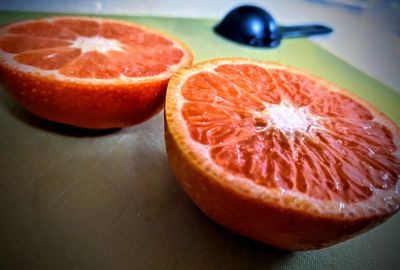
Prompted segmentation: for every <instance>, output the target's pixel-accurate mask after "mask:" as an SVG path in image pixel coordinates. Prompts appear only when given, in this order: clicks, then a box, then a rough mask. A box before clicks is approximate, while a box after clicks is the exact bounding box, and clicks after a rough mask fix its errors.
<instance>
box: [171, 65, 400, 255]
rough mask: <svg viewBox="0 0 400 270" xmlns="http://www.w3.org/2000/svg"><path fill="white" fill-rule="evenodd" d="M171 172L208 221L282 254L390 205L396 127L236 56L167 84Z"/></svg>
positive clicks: (395, 202) (354, 229)
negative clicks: (215, 222)
mask: <svg viewBox="0 0 400 270" xmlns="http://www.w3.org/2000/svg"><path fill="white" fill-rule="evenodd" d="M165 123H166V127H165V139H166V145H167V152H168V156H169V161H170V163H171V167H172V169H173V171H174V173H175V175H176V176H177V179H178V180H179V182H180V183H181V185H182V186H183V188H184V190H185V191H186V192H187V193H188V194H189V196H190V197H191V198H192V200H193V201H194V202H195V203H196V204H197V205H198V206H199V207H200V208H201V209H202V211H203V212H205V213H206V214H207V215H208V216H209V217H211V218H212V219H214V220H215V221H217V222H218V223H220V224H222V225H224V226H226V227H228V228H230V229H231V230H234V231H236V232H238V233H240V234H243V235H246V236H248V237H251V238H253V239H257V240H260V241H263V242H265V243H269V244H271V245H274V246H277V247H281V248H284V249H289V250H307V249H315V248H321V247H326V246H329V245H332V244H335V243H338V242H340V241H343V240H346V239H348V238H351V237H353V236H354V235H357V234H359V233H361V232H364V231H366V230H368V229H370V228H372V227H374V226H376V225H378V224H380V223H381V222H383V221H384V220H386V219H387V218H388V217H390V216H391V215H393V214H394V213H395V212H396V211H398V209H399V206H400V184H399V182H400V181H399V178H400V131H399V128H398V127H397V126H396V125H395V124H394V123H393V122H392V121H391V120H390V119H389V118H387V117H386V116H385V115H383V114H382V113H381V112H379V111H378V110H377V109H375V108H374V107H373V106H371V105H370V104H368V103H366V102H365V101H363V100H361V99H360V98H359V97H357V96H355V95H353V94H351V93H349V92H348V91H346V90H344V89H341V88H340V87H338V86H336V85H334V84H332V83H330V82H327V81H325V80H323V79H321V78H318V77H315V76H313V75H310V74H308V73H306V72H304V71H302V70H299V69H296V68H293V67H289V66H285V65H281V64H275V63H268V62H261V61H255V60H248V59H218V60H211V61H206V62H204V63H201V64H198V65H195V66H192V67H190V68H186V69H183V70H181V71H179V72H178V73H177V74H175V75H174V76H173V77H172V79H171V81H170V83H169V86H168V90H167V97H166V105H165Z"/></svg>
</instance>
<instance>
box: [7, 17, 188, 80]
mask: <svg viewBox="0 0 400 270" xmlns="http://www.w3.org/2000/svg"><path fill="white" fill-rule="evenodd" d="M79 37H86V38H90V37H102V38H104V39H107V40H114V41H117V42H118V43H119V44H121V46H122V50H109V51H107V52H99V51H87V52H83V51H82V50H81V49H80V48H76V47H73V46H72V45H73V43H74V41H75V40H77V38H79ZM0 49H1V50H3V51H4V52H7V53H12V54H15V56H14V59H15V60H16V61H17V62H19V63H21V64H25V65H28V66H33V67H38V68H41V69H44V70H59V72H60V73H61V74H63V75H65V76H69V77H77V78H96V79H107V78H117V77H120V75H121V74H122V75H124V76H127V77H142V76H152V75H157V74H160V73H162V72H164V71H166V70H167V68H168V66H170V65H174V64H177V63H179V61H180V60H181V58H182V57H183V52H182V51H181V50H180V49H178V48H177V47H174V44H173V43H172V42H171V41H170V40H168V39H167V38H165V37H163V36H161V35H158V34H154V33H149V32H147V31H145V30H142V29H140V28H138V27H135V26H131V25H125V24H119V23H114V22H97V21H92V20H87V19H86V20H85V19H58V20H54V21H52V22H50V21H37V22H29V23H22V24H18V25H15V26H12V27H10V28H9V29H8V32H7V33H6V34H4V35H3V36H1V37H0Z"/></svg>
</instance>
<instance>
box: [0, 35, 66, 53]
mask: <svg viewBox="0 0 400 270" xmlns="http://www.w3.org/2000/svg"><path fill="white" fill-rule="evenodd" d="M70 44H71V43H70V42H68V41H64V40H59V39H52V38H38V37H31V36H20V35H10V36H4V37H1V38H0V49H1V50H2V51H4V52H7V53H23V52H26V51H32V50H38V49H50V48H57V47H65V46H69V45H70Z"/></svg>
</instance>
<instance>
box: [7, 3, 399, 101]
mask: <svg viewBox="0 0 400 270" xmlns="http://www.w3.org/2000/svg"><path fill="white" fill-rule="evenodd" d="M249 3H251V4H257V5H259V6H261V7H264V8H265V9H268V10H269V12H270V13H272V14H273V16H274V17H275V18H276V20H277V21H278V22H279V23H280V24H283V25H290V24H306V23H315V22H318V23H324V24H326V25H329V26H331V27H333V28H334V33H333V34H331V35H328V36H321V37H314V38H312V40H313V41H314V42H316V43H317V44H319V45H320V46H322V47H323V48H325V49H327V50H328V51H330V52H331V53H333V54H335V55H336V56H338V57H339V58H341V59H343V60H345V61H346V62H348V63H350V64H351V65H353V66H354V67H356V68H358V69H360V70H362V71H364V72H365V73H367V74H368V75H370V76H371V77H373V78H375V79H377V80H379V81H381V82H383V83H384V84H386V85H388V86H390V87H391V88H393V89H394V90H396V91H397V92H399V93H400V63H399V62H400V1H398V0H281V1H276V0H275V1H274V0H270V1H267V0H264V1H262V0H252V1H251V2H249V1H230V0H218V1H215V0H203V1H187V0H186V1H185V0H149V1H139V0H97V1H96V0H95V1H89V0H69V1H65V0H31V1H26V0H2V1H0V10H19V11H49V12H78V13H94V14H96V13H97V14H119V15H156V16H174V17H202V18H221V17H222V16H223V15H224V14H225V13H226V12H227V11H228V10H230V9H231V8H232V7H235V6H237V5H239V4H249Z"/></svg>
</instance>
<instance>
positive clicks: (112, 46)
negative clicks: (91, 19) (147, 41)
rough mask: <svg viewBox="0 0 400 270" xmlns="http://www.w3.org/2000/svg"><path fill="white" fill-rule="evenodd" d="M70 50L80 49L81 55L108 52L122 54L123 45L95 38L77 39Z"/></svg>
mask: <svg viewBox="0 0 400 270" xmlns="http://www.w3.org/2000/svg"><path fill="white" fill-rule="evenodd" d="M71 47H72V48H78V49H81V52H82V54H84V53H87V52H93V51H94V52H99V53H107V52H109V51H120V52H123V51H124V50H123V45H122V44H121V43H120V42H119V41H118V40H115V39H108V38H103V37H100V36H95V37H78V38H77V39H75V40H74V42H73V43H72V45H71Z"/></svg>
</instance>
